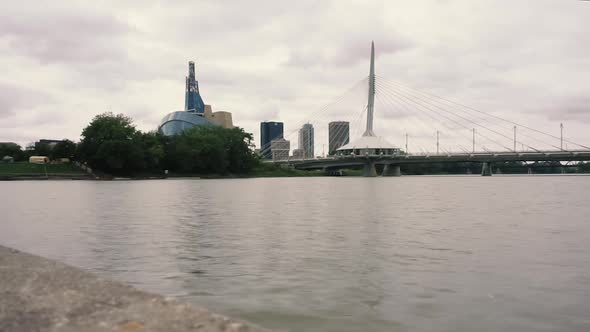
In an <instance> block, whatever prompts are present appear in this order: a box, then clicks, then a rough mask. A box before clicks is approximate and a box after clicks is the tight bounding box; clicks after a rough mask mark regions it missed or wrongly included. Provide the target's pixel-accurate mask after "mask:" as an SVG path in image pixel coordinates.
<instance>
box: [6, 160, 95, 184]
mask: <svg viewBox="0 0 590 332" xmlns="http://www.w3.org/2000/svg"><path fill="white" fill-rule="evenodd" d="M93 179H94V177H93V176H92V175H90V174H88V173H86V172H84V171H83V170H82V169H80V168H79V167H77V166H76V165H74V164H33V163H28V162H16V163H0V181H12V180H93Z"/></svg>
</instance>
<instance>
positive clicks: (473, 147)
mask: <svg viewBox="0 0 590 332" xmlns="http://www.w3.org/2000/svg"><path fill="white" fill-rule="evenodd" d="M473 153H475V128H473Z"/></svg>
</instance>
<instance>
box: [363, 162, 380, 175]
mask: <svg viewBox="0 0 590 332" xmlns="http://www.w3.org/2000/svg"><path fill="white" fill-rule="evenodd" d="M363 176H365V177H376V176H377V169H376V168H375V161H374V160H371V159H368V160H367V161H366V162H365V165H364V166H363Z"/></svg>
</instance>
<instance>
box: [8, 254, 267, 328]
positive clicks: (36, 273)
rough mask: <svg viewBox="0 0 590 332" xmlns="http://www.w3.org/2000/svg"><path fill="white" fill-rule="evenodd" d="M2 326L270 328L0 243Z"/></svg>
mask: <svg viewBox="0 0 590 332" xmlns="http://www.w3.org/2000/svg"><path fill="white" fill-rule="evenodd" d="M0 331H4V332H8V331H121V332H123V331H125V332H128V331H171V332H176V331H212V332H213V331H214V332H217V331H228V332H234V331H235V332H238V331H239V332H258V331H261V332H262V331H268V330H264V329H262V328H259V327H256V326H254V325H252V324H249V323H246V322H242V321H239V320H234V319H230V318H227V317H224V316H221V315H217V314H213V313H211V312H209V311H208V310H206V309H203V308H198V307H194V306H192V305H189V304H183V303H180V302H178V301H176V300H173V299H169V298H164V297H162V296H159V295H154V294H149V293H145V292H142V291H139V290H136V289H135V288H133V287H131V286H127V285H123V284H120V283H118V282H114V281H109V280H105V279H102V278H99V277H97V276H94V275H92V274H90V273H88V272H85V271H82V270H80V269H77V268H74V267H70V266H68V265H65V264H62V263H59V262H56V261H52V260H48V259H44V258H41V257H37V256H33V255H29V254H26V253H23V252H20V251H18V250H14V249H10V248H6V247H2V246H0Z"/></svg>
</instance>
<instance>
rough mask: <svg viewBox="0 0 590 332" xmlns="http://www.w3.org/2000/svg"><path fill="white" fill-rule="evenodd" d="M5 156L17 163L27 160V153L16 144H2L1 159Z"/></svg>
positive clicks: (0, 149)
mask: <svg viewBox="0 0 590 332" xmlns="http://www.w3.org/2000/svg"><path fill="white" fill-rule="evenodd" d="M4 156H10V157H13V158H14V160H15V161H19V160H22V159H24V158H25V153H24V151H23V150H22V149H21V147H20V145H18V144H16V143H0V158H3V157H4Z"/></svg>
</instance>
